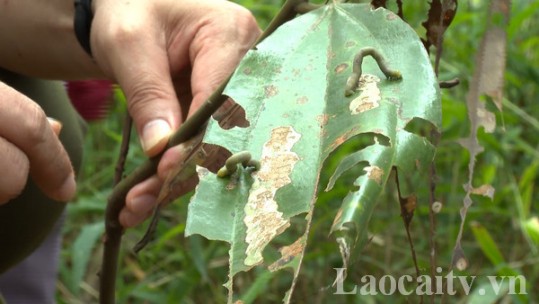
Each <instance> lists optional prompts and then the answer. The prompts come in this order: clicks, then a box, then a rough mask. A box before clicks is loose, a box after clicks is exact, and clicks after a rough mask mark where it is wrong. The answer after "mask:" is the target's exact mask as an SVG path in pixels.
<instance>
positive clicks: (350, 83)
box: [344, 47, 402, 97]
mask: <svg viewBox="0 0 539 304" xmlns="http://www.w3.org/2000/svg"><path fill="white" fill-rule="evenodd" d="M366 56H371V57H372V58H374V60H376V63H377V64H378V67H379V68H380V70H381V71H382V73H384V75H386V77H387V78H388V79H389V80H400V79H402V75H401V73H400V72H399V71H397V70H392V69H390V68H389V67H388V66H387V62H386V60H385V58H384V56H382V54H381V53H380V52H378V51H377V50H376V49H375V48H373V47H366V48H362V49H361V50H359V52H358V53H357V54H356V56H355V57H354V64H353V66H352V75H350V77H348V79H347V80H346V87H345V90H344V96H346V97H348V96H350V95H352V94H354V91H355V90H356V89H357V86H358V83H359V78H360V77H361V73H362V71H361V65H362V64H363V58H365V57H366Z"/></svg>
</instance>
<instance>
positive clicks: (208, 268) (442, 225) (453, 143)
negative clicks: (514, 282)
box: [58, 1, 539, 303]
mask: <svg viewBox="0 0 539 304" xmlns="http://www.w3.org/2000/svg"><path fill="white" fill-rule="evenodd" d="M237 2H240V3H242V4H243V5H245V6H246V7H248V8H250V9H251V10H252V11H253V12H254V13H255V15H256V16H257V18H258V20H259V24H260V25H261V26H262V27H264V26H265V25H267V23H268V20H269V18H270V17H271V16H273V15H274V14H275V12H276V11H277V9H278V7H279V6H280V1H237ZM407 2H414V3H415V4H414V5H417V3H419V1H405V3H406V4H408V3H407ZM485 2H486V1H471V2H467V1H460V3H459V12H458V14H457V16H456V18H455V20H454V22H453V24H452V26H451V27H450V28H449V31H448V33H447V35H446V37H445V44H444V57H443V61H442V63H441V68H440V78H441V79H450V78H453V77H459V78H460V80H461V82H462V83H461V85H459V86H458V87H456V88H454V89H451V90H445V91H443V130H442V138H441V142H440V144H439V148H438V151H437V156H436V169H437V173H438V183H437V193H436V195H437V198H438V200H439V201H440V202H442V203H443V208H442V211H441V212H440V213H439V214H438V215H437V218H436V222H437V228H436V245H437V247H436V248H437V256H438V257H437V261H438V265H439V266H440V267H442V268H443V269H444V273H446V272H447V270H448V269H449V266H450V261H451V256H452V252H453V247H454V245H455V239H456V236H457V232H458V227H459V225H460V217H459V209H460V207H461V206H462V199H463V197H464V194H465V193H464V190H463V188H462V185H463V184H464V183H465V182H466V179H467V174H468V171H467V164H468V158H469V155H468V153H467V152H466V151H465V150H464V149H463V148H462V147H461V146H460V145H459V144H458V142H457V140H458V139H459V138H461V137H464V136H466V135H467V132H469V123H468V121H467V119H468V118H467V112H466V104H465V96H466V92H467V90H468V84H469V81H470V79H471V76H472V75H473V67H474V54H475V51H476V49H477V46H478V44H479V42H480V39H481V35H482V33H483V31H484V29H485V24H484V22H485V18H484V17H485V15H486V3H485ZM538 8H539V1H515V3H513V6H512V8H511V20H512V21H511V24H510V26H509V29H508V39H509V41H508V53H509V56H508V59H507V72H506V75H505V78H506V87H505V100H504V110H503V112H497V111H496V118H497V122H498V127H497V129H496V130H495V132H494V133H493V134H485V133H483V132H481V133H480V134H479V139H480V142H481V144H482V145H483V146H484V148H485V151H484V152H483V153H482V154H480V155H479V157H478V160H477V165H476V169H475V173H476V174H475V177H474V185H475V186H479V185H482V184H491V185H492V186H493V187H494V188H495V189H496V194H495V196H494V199H493V200H492V201H490V200H488V199H486V198H483V197H478V196H474V204H473V205H472V207H471V208H470V210H469V212H468V218H467V222H466V223H465V231H464V237H463V242H462V246H463V249H464V252H465V253H466V256H467V258H468V260H469V263H470V265H469V267H468V269H467V270H465V271H463V272H458V273H459V275H468V276H471V275H474V276H477V280H478V282H481V283H485V279H486V276H488V275H510V274H521V275H523V276H524V277H525V278H526V280H527V284H528V292H529V294H528V295H527V297H510V299H509V300H510V301H512V302H514V303H518V302H519V301H520V302H522V303H524V302H527V301H530V302H531V301H535V302H537V301H539V299H538V293H537V291H536V289H537V286H539V220H538V216H539V210H538V209H539V207H538V204H537V202H538V201H539V200H538V199H539V194H538V193H537V191H535V185H536V184H537V183H538V179H537V169H538V167H539V152H538V151H539V150H538V146H539V137H538V136H537V134H538V132H539V119H538V117H539V103H538V101H539V83H538V82H539V51H537V50H538V49H539V22H538V21H537V20H539V11H538ZM426 9H427V8H426V6H425V5H424V4H423V5H418V6H414V7H412V4H408V6H406V7H405V14H406V17H407V20H409V21H410V24H411V25H412V26H413V27H414V28H415V29H416V30H417V31H418V33H423V30H422V29H421V28H420V23H421V22H422V21H423V19H424V18H425V17H424V16H425V14H426ZM119 99H121V98H119ZM491 106H492V105H491V104H490V103H489V108H491V109H493V107H491ZM124 108H125V107H124V104H123V102H122V101H121V100H119V102H117V103H116V106H115V107H114V109H113V110H112V113H111V114H110V116H109V117H108V118H107V119H106V120H104V121H102V122H100V123H96V124H93V125H91V127H90V132H89V134H88V138H87V142H86V149H85V150H86V157H85V160H84V166H83V169H82V172H81V178H80V179H79V195H78V198H77V200H76V201H75V202H74V203H72V204H70V206H69V208H68V213H69V216H68V220H67V223H66V226H65V229H64V235H65V240H64V249H63V251H62V265H61V269H60V271H61V276H60V282H59V288H58V301H59V303H96V302H97V297H96V295H97V290H96V288H97V287H96V286H97V280H98V278H97V276H96V274H97V272H98V270H99V266H100V262H101V250H102V248H101V243H100V233H101V229H102V228H100V227H102V226H101V222H102V221H103V215H104V208H105V204H106V197H107V195H108V193H110V190H111V184H112V176H113V173H114V166H115V162H116V158H117V154H118V149H119V141H120V136H121V135H120V134H121V122H122V121H123V115H124ZM342 153H346V151H344V152H342ZM336 157H338V156H336ZM143 160H144V157H143V155H142V153H141V152H140V148H139V145H138V142H137V140H136V138H134V139H133V140H132V142H131V152H130V156H129V161H128V171H129V170H131V169H132V168H134V167H135V166H136V165H137V164H139V163H141V162H142V161H143ZM329 163H331V161H330V162H329ZM330 166H331V164H330V165H328V167H330ZM328 172H331V171H329V169H328ZM328 172H325V175H327V174H328ZM346 184H347V183H345V182H342V185H341V186H339V184H337V185H336V187H335V189H334V190H332V191H331V192H330V193H321V195H320V199H319V201H318V202H317V205H316V209H315V215H314V216H315V217H314V220H313V226H312V229H311V233H310V236H309V245H308V247H307V253H306V256H305V259H304V266H303V268H302V272H301V274H300V278H299V282H298V285H297V287H296V291H295V295H294V302H295V303H307V302H309V303H374V302H380V301H384V302H391V303H393V302H395V303H403V302H411V303H414V302H417V301H418V299H417V297H415V296H410V297H408V298H407V297H402V296H397V295H395V296H392V297H382V296H380V295H378V296H370V297H362V298H358V297H355V296H342V295H341V296H336V295H332V292H333V290H332V289H328V290H326V291H324V288H325V287H327V286H329V285H331V283H332V282H333V280H334V279H335V270H334V269H333V268H334V267H341V259H340V254H339V251H338V248H337V245H336V244H335V242H334V241H333V240H332V239H331V238H330V237H328V232H329V229H330V227H331V223H332V220H333V218H334V216H335V213H336V210H337V209H338V207H339V205H340V200H339V199H338V197H342V196H343V194H346V193H347V191H348V189H347V188H346V186H345V185H346ZM427 188H428V184H427V181H425V189H427ZM423 192H424V193H422V194H423V196H420V200H419V201H418V208H417V210H416V214H415V217H414V220H413V222H412V225H411V233H412V237H413V240H414V246H415V249H416V252H417V255H418V263H419V266H420V269H421V271H422V273H424V274H426V273H428V269H429V253H430V248H429V242H428V238H429V225H428V200H426V199H425V195H426V190H425V191H423ZM187 204H188V198H182V199H181V200H179V201H177V202H175V203H174V204H172V205H170V206H168V207H167V208H166V210H164V212H163V215H164V220H163V221H161V224H160V225H159V227H158V231H157V235H158V236H159V238H158V240H157V241H156V242H154V243H152V244H151V245H150V246H148V248H147V249H145V250H144V251H143V252H142V253H141V254H140V255H139V256H138V257H135V256H132V255H131V254H129V253H128V251H127V250H125V251H124V254H123V256H122V257H121V264H120V272H119V278H118V297H119V301H118V303H222V302H225V301H226V290H225V288H224V287H222V286H221V284H222V283H224V282H225V281H226V280H227V278H226V276H227V261H228V256H227V252H228V246H227V245H226V244H224V243H217V242H209V241H207V240H205V239H202V238H199V237H191V238H187V239H186V238H184V237H183V231H184V227H185V215H186V212H187ZM144 229H145V225H143V226H142V227H138V228H136V229H131V230H128V231H127V232H126V234H125V235H124V240H123V248H126V249H129V248H131V247H132V246H133V245H134V244H135V243H136V242H137V241H138V239H139V238H140V237H141V236H142V234H143V232H144ZM370 233H371V235H372V237H373V238H372V240H371V242H370V243H369V245H368V246H367V247H366V248H365V249H364V250H363V251H362V252H361V254H360V256H359V257H358V261H357V263H356V264H355V265H353V266H352V268H351V270H350V271H349V278H348V279H347V280H346V283H347V284H345V286H344V287H345V290H351V288H352V287H353V286H352V283H359V280H360V278H361V277H362V276H364V275H367V274H369V275H373V276H376V277H378V278H380V277H382V276H383V275H385V274H392V275H396V276H400V275H404V274H413V273H414V265H413V262H412V258H411V254H410V250H409V244H408V242H407V240H406V233H405V230H404V226H403V224H402V220H401V219H400V209H399V205H398V200H397V198H396V197H395V189H393V187H391V186H389V187H388V189H387V191H386V193H385V194H384V195H383V196H382V197H381V198H380V203H379V204H378V206H377V209H376V210H375V213H374V217H373V218H372V220H371V225H370ZM241 280H243V281H241ZM241 280H238V281H237V282H238V290H240V291H241V292H242V293H243V294H244V295H245V297H246V299H254V298H256V297H257V296H258V297H259V298H258V299H257V300H256V301H255V302H253V303H277V302H279V301H280V299H281V298H282V295H283V294H284V291H286V290H287V288H288V287H289V282H290V280H291V276H290V274H288V273H285V272H279V273H277V274H274V275H262V276H257V275H256V271H255V272H254V273H250V274H246V275H244V276H242V277H241ZM247 286H251V287H250V288H247ZM477 286H479V283H477ZM475 299H477V298H473V297H472V298H471V299H469V301H471V302H473V301H475ZM479 299H483V300H485V299H486V298H480V297H479ZM492 299H495V297H492ZM445 301H446V302H447V303H454V302H458V301H465V298H464V296H463V295H462V294H458V295H456V296H454V297H446V298H445ZM438 302H439V298H437V303H438ZM478 303H480V302H478Z"/></svg>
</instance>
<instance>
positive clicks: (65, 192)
mask: <svg viewBox="0 0 539 304" xmlns="http://www.w3.org/2000/svg"><path fill="white" fill-rule="evenodd" d="M76 191H77V183H76V182H75V175H73V173H71V174H70V175H69V176H68V178H67V179H66V180H65V181H64V183H63V184H62V186H61V187H60V188H59V189H58V192H57V195H58V199H59V200H60V201H62V202H67V201H69V200H71V199H72V198H73V197H74V196H75V192H76Z"/></svg>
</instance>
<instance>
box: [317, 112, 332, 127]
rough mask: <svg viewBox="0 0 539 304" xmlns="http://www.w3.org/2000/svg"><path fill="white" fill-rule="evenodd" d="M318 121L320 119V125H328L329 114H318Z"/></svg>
mask: <svg viewBox="0 0 539 304" xmlns="http://www.w3.org/2000/svg"><path fill="white" fill-rule="evenodd" d="M316 121H318V124H319V125H320V127H323V126H325V125H327V123H328V121H329V115H327V114H322V115H318V116H316Z"/></svg>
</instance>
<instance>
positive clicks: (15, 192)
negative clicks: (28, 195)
mask: <svg viewBox="0 0 539 304" xmlns="http://www.w3.org/2000/svg"><path fill="white" fill-rule="evenodd" d="M0 156H1V157H0V168H2V170H3V171H4V172H9V174H0V205H1V204H4V203H7V202H8V201H9V200H11V199H13V198H15V197H17V196H19V194H21V192H22V190H23V189H24V186H25V185H26V180H27V179H28V173H29V171H30V161H29V160H28V158H27V157H26V155H25V154H24V153H23V152H22V151H21V150H20V149H19V148H17V147H16V146H14V145H13V144H12V143H10V142H8V141H7V140H5V139H3V138H2V137H0Z"/></svg>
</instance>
